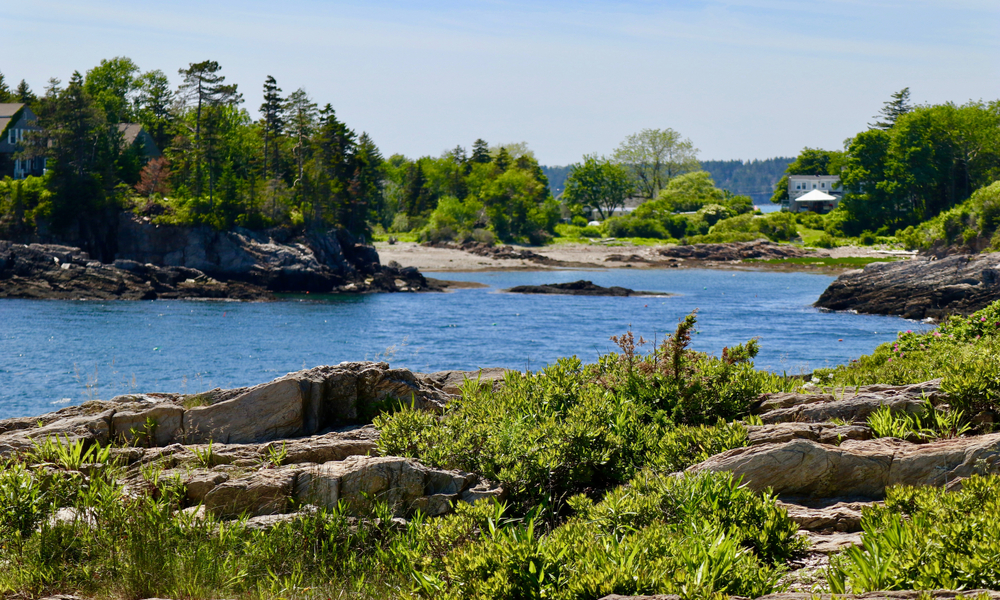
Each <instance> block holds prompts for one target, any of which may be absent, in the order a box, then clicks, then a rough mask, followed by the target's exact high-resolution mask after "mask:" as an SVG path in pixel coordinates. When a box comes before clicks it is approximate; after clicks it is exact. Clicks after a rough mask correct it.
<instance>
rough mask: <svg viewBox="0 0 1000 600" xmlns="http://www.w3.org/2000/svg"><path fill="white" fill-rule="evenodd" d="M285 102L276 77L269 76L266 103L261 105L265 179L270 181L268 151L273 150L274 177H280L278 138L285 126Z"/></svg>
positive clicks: (266, 83)
mask: <svg viewBox="0 0 1000 600" xmlns="http://www.w3.org/2000/svg"><path fill="white" fill-rule="evenodd" d="M283 109H284V100H283V99H282V98H281V88H279V87H278V82H277V81H275V80H274V77H272V76H270V75H268V76H267V79H265V80H264V103H263V104H261V105H260V115H261V118H260V128H261V134H262V135H263V136H264V166H263V172H264V179H268V176H267V175H268V171H267V161H268V150H271V152H272V153H273V157H272V160H271V170H272V171H274V176H275V177H278V175H279V173H278V138H279V137H280V136H281V131H282V129H283V128H284V126H285V119H284V115H283V114H282V112H283Z"/></svg>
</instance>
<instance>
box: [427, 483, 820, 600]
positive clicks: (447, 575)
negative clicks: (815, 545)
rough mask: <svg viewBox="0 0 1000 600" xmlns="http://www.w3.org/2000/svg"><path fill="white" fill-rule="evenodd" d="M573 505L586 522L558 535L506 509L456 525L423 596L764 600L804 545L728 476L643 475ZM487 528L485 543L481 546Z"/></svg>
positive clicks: (769, 501)
mask: <svg viewBox="0 0 1000 600" xmlns="http://www.w3.org/2000/svg"><path fill="white" fill-rule="evenodd" d="M571 504H572V505H573V507H574V509H575V511H576V513H577V514H576V515H575V516H573V517H572V518H571V519H570V520H569V521H568V522H566V523H565V524H563V525H561V526H559V527H557V528H556V529H555V530H553V531H552V532H551V533H549V534H548V535H542V534H541V532H540V528H541V524H540V522H539V521H538V520H537V519H536V518H534V517H528V518H527V519H525V520H524V521H520V520H512V519H504V514H503V511H502V509H501V510H500V511H497V512H495V513H494V514H488V513H486V512H485V511H483V510H482V509H473V510H471V511H469V510H466V511H464V512H465V514H462V513H460V514H459V515H458V516H456V517H452V518H448V521H446V522H447V525H445V526H444V527H443V528H446V529H447V530H448V531H449V533H451V536H450V537H451V539H448V540H447V541H448V542H450V543H448V544H447V545H446V547H447V548H453V549H450V550H448V551H446V552H442V553H441V554H439V555H435V554H432V555H431V558H425V559H424V560H423V561H422V562H418V563H417V564H416V565H415V573H414V579H415V580H416V581H417V582H418V583H417V585H416V586H415V590H414V591H415V593H416V594H417V595H418V596H421V597H434V598H459V597H461V598H476V599H494V598H496V599H499V598H510V599H513V598H558V599H566V600H569V599H581V600H583V599H588V600H590V599H594V600H596V599H597V598H601V597H603V596H605V595H608V594H613V593H617V594H630V595H631V594H647V593H648V594H656V593H676V594H680V595H681V597H682V598H708V597H713V595H714V594H734V595H746V596H759V595H761V594H766V593H769V592H771V591H773V590H774V589H775V588H776V587H777V580H778V577H779V576H780V574H781V571H782V568H781V567H780V566H779V565H780V563H782V562H783V561H784V560H785V559H787V558H788V557H790V556H792V555H793V554H795V553H797V552H799V551H801V550H802V549H803V546H804V544H803V542H802V541H801V540H800V539H799V538H798V537H797V535H796V526H795V524H794V523H792V522H791V521H790V520H789V519H788V517H787V515H786V514H785V513H784V511H783V510H782V509H779V508H777V507H776V506H775V503H774V498H773V497H772V496H770V495H768V494H764V495H757V494H754V493H752V492H750V491H749V490H746V489H745V488H742V487H740V486H739V482H738V481H735V480H734V479H733V478H732V476H731V475H730V474H728V473H722V474H714V473H702V474H698V475H690V476H684V477H671V476H659V475H651V474H648V473H642V474H640V475H638V476H637V477H636V478H635V479H633V480H632V481H631V482H630V483H629V484H628V485H625V486H622V487H620V488H618V489H616V490H614V491H613V492H611V493H610V494H608V495H607V496H606V497H605V498H604V499H603V500H602V501H601V502H600V503H598V504H594V503H593V502H592V501H591V500H590V499H589V498H587V497H585V496H578V497H575V498H573V499H572V500H571ZM474 512H475V513H478V514H471V513H474ZM476 526H478V527H479V528H480V530H481V531H482V534H481V536H480V537H479V538H478V539H472V540H470V539H469V538H470V537H471V536H470V535H469V532H470V531H473V530H474V529H475V527H476ZM435 541H436V542H437V544H436V545H437V546H438V547H441V546H445V544H443V543H442V542H443V541H445V540H442V539H440V538H437V539H436V540H435ZM438 556H440V558H438Z"/></svg>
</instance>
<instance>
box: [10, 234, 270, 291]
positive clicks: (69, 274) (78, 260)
mask: <svg viewBox="0 0 1000 600" xmlns="http://www.w3.org/2000/svg"><path fill="white" fill-rule="evenodd" d="M0 298H30V299H54V300H152V299H155V298H162V299H171V298H232V299H237V300H260V299H268V298H271V294H270V292H268V291H267V290H266V289H264V288H263V287H260V286H258V285H254V284H250V283H246V282H242V281H232V282H228V283H223V282H220V281H218V280H216V279H213V278H212V277H209V276H208V275H206V274H205V273H204V272H202V271H199V270H198V269H192V268H188V267H183V266H171V267H157V266H154V265H150V264H139V263H133V262H128V261H116V263H115V264H114V265H107V264H102V263H100V262H98V261H95V260H93V259H91V258H90V256H89V255H88V254H87V253H86V252H83V251H82V250H80V249H79V248H72V247H69V246H55V245H47V244H31V245H27V246H25V245H22V244H14V243H11V242H7V241H3V240H0Z"/></svg>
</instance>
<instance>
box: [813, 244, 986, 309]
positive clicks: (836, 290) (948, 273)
mask: <svg viewBox="0 0 1000 600" xmlns="http://www.w3.org/2000/svg"><path fill="white" fill-rule="evenodd" d="M996 300H1000V253H997V252H994V253H989V254H978V255H970V254H960V255H954V256H948V257H946V258H941V259H934V258H933V257H922V258H915V259H912V260H906V261H899V262H889V263H872V264H870V265H867V266H866V267H865V268H864V269H863V270H856V271H850V272H848V273H844V274H843V275H841V276H840V277H838V278H837V280H836V281H834V282H833V283H831V284H830V286H829V287H828V288H827V289H826V291H824V292H823V293H822V295H820V297H819V300H817V301H816V304H815V305H816V306H818V307H820V308H826V309H830V310H853V311H856V312H859V313H867V314H876V315H899V316H902V317H905V318H907V319H925V318H931V319H940V318H942V317H945V316H947V315H950V314H962V315H967V314H971V313H973V312H975V311H977V310H979V309H981V308H984V307H985V306H987V305H989V304H990V303H992V302H994V301H996Z"/></svg>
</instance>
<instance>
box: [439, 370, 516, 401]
mask: <svg viewBox="0 0 1000 600" xmlns="http://www.w3.org/2000/svg"><path fill="white" fill-rule="evenodd" d="M508 370H509V369H504V368H500V367H487V368H485V369H479V370H476V371H437V372H436V373H427V374H421V375H420V377H421V378H422V379H423V380H424V381H426V382H427V383H429V384H431V385H432V386H433V387H435V388H437V389H439V390H441V391H442V392H444V393H446V394H449V395H451V396H461V395H462V386H463V385H465V382H466V381H474V382H477V383H478V384H480V385H489V386H490V387H491V388H492V389H494V390H495V389H496V388H497V387H499V385H500V384H502V383H503V378H504V375H505V374H506V373H507V371H508Z"/></svg>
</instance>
